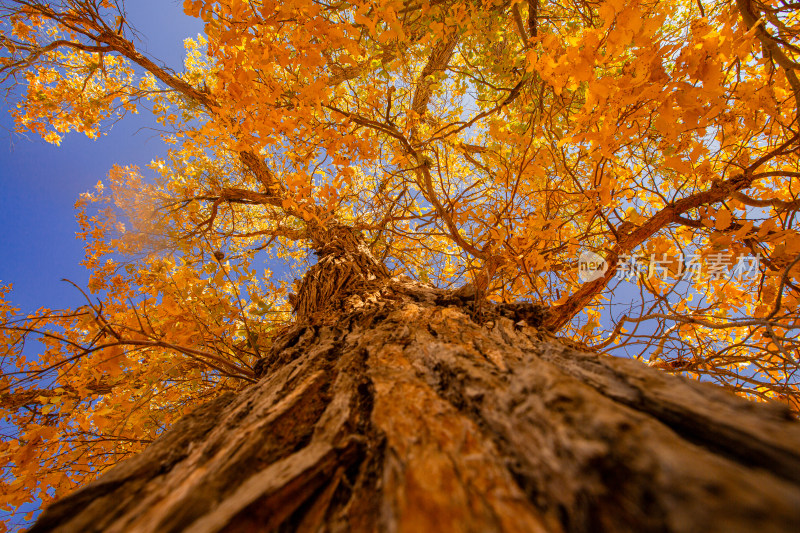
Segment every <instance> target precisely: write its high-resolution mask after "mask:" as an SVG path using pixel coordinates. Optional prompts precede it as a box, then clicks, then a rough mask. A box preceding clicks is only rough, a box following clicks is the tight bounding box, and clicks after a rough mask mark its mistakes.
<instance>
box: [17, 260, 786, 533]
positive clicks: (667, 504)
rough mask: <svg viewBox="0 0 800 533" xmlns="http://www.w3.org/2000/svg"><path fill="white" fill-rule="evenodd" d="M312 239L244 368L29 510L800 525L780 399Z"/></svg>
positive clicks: (74, 515) (512, 527) (323, 519)
mask: <svg viewBox="0 0 800 533" xmlns="http://www.w3.org/2000/svg"><path fill="white" fill-rule="evenodd" d="M323 252H324V253H322V254H321V258H320V262H319V264H318V265H317V267H315V269H316V270H314V269H312V271H311V272H310V273H309V275H307V276H306V278H305V279H304V280H303V283H302V284H301V290H300V291H299V292H300V294H299V295H298V298H299V302H298V306H297V307H298V323H297V324H296V325H294V326H292V327H290V328H289V329H288V330H287V331H286V332H285V333H284V334H283V335H281V336H280V337H278V339H277V340H276V342H275V344H274V346H273V348H272V350H271V351H270V353H269V355H268V356H267V357H266V358H265V359H264V360H263V364H262V365H260V368H259V373H260V374H261V375H262V376H263V377H261V379H260V380H259V382H258V383H256V384H254V385H252V386H250V387H248V388H247V389H244V390H243V391H242V392H240V393H239V394H237V395H233V394H228V395H225V396H222V397H220V398H218V399H217V400H215V401H213V402H211V403H208V404H206V405H204V406H201V407H199V408H198V409H197V410H195V411H194V412H193V413H192V414H191V415H189V416H188V417H186V418H184V419H182V420H181V421H179V422H178V423H177V424H176V425H175V426H174V427H173V428H171V429H170V430H169V431H167V432H166V433H165V434H164V435H163V436H162V437H161V438H159V439H158V440H157V441H155V442H154V443H153V444H152V445H150V446H149V447H148V448H147V449H146V450H145V451H144V452H143V453H142V454H140V455H139V456H136V457H134V458H133V459H131V460H128V461H126V462H124V463H121V464H120V465H118V466H116V467H114V468H113V469H111V470H110V471H108V472H107V473H106V474H104V475H102V476H101V477H100V478H99V479H97V480H96V481H94V482H93V483H90V484H88V485H86V486H85V487H83V488H81V489H79V490H78V491H76V492H75V493H73V494H72V495H70V496H68V497H66V498H64V499H62V500H60V501H57V502H55V503H54V504H53V505H51V506H50V507H49V508H48V509H47V510H46V511H45V512H44V513H43V515H42V516H41V518H40V519H39V520H38V522H37V523H36V524H35V525H34V527H33V528H32V529H31V531H32V532H40V531H51V530H58V531H76V532H86V531H125V532H128V531H142V532H144V531H154V532H155V531H157V532H171V531H188V532H192V533H201V532H209V533H210V532H216V531H256V530H258V531H271V530H276V531H314V532H319V531H332V532H333V531H336V532H338V531H390V532H395V531H397V532H406V531H407V532H409V533H418V532H428V531H431V532H438V531H442V532H451V531H465V532H466V531H475V532H490V531H508V532H553V533H557V532H603V531H608V532H615V533H616V532H625V531H631V532H643V531H659V532H661V531H676V532H677V531H681V532H683V531H685V532H698V531H703V532H714V531H720V532H726V533H729V532H737V531H742V532H745V531H747V532H751V531H754V530H758V531H759V532H761V533H766V532H780V531H796V530H797V527H798V524H800V426H799V425H798V423H797V422H796V421H795V420H794V419H792V417H791V416H790V415H789V412H788V411H787V410H785V409H784V408H783V407H781V406H778V405H767V404H754V403H750V402H748V401H746V400H743V399H740V398H736V397H734V396H731V395H730V394H729V393H727V392H725V391H723V390H721V389H718V388H716V387H714V386H713V385H710V384H703V383H698V382H692V381H689V380H686V379H682V378H679V377H674V376H670V375H667V374H664V373H662V372H659V371H657V370H655V369H652V368H649V367H647V366H645V365H643V364H641V363H638V362H636V361H632V360H623V359H616V358H609V357H605V356H600V355H598V354H595V353H591V352H587V351H586V350H581V349H580V348H577V347H575V346H572V345H571V343H569V342H567V341H560V340H558V339H556V338H554V337H553V336H552V335H551V334H550V333H548V332H547V331H546V330H544V329H543V328H542V327H540V326H541V323H542V322H543V321H545V320H546V313H543V312H542V309H541V308H539V307H537V306H535V305H531V304H518V305H508V304H506V305H489V304H486V303H484V304H480V303H478V302H472V301H469V300H468V299H463V298H460V297H458V296H456V295H454V294H453V293H448V292H446V291H443V290H440V289H434V288H430V287H426V286H422V285H419V284H417V283H414V282H412V281H410V280H408V279H404V278H389V277H388V276H386V275H385V270H381V267H376V266H375V265H376V262H375V260H374V259H373V258H372V257H371V256H370V255H369V253H368V252H367V251H366V250H365V249H363V248H357V249H354V248H353V247H349V248H347V250H344V251H343V250H342V249H335V247H333V248H329V249H328V250H327V251H324V250H323ZM343 254H344V255H343ZM347 254H350V255H349V256H347ZM345 256H346V257H345ZM343 257H344V259H343ZM337 261H338V262H337ZM320 265H322V266H320ZM325 265H328V266H325ZM353 265H360V266H359V267H358V268H356V267H354V266H353ZM315 284H321V285H324V286H318V285H315ZM309 298H310V299H311V300H309ZM312 300H313V301H312Z"/></svg>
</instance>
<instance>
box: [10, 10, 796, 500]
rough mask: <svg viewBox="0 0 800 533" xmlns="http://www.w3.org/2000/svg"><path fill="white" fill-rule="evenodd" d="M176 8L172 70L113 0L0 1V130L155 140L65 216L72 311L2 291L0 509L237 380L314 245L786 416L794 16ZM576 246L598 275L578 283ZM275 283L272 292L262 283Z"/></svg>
mask: <svg viewBox="0 0 800 533" xmlns="http://www.w3.org/2000/svg"><path fill="white" fill-rule="evenodd" d="M184 9H185V11H186V13H187V14H189V15H191V16H193V17H200V18H201V19H202V20H203V21H204V22H205V32H204V35H201V36H195V37H191V38H187V40H186V41H185V42H186V60H185V63H184V68H183V69H182V70H181V71H180V72H176V71H173V70H171V69H170V68H168V67H166V66H164V65H163V64H162V63H161V62H159V61H158V60H157V58H151V57H148V56H147V55H144V54H142V53H140V52H139V51H138V48H137V46H138V45H137V42H138V41H137V39H136V37H135V33H134V32H133V29H132V28H130V27H128V25H127V22H126V20H125V17H124V9H123V7H122V5H121V2H116V1H110V0H103V1H89V0H61V1H52V2H45V1H40V0H26V1H22V0H18V1H17V0H0V14H1V15H2V17H3V21H4V22H3V23H2V25H0V79H2V83H3V84H4V86H5V87H7V88H10V87H17V88H18V90H19V91H21V94H23V95H24V96H23V98H22V99H21V100H20V101H19V105H18V107H17V108H16V109H15V110H14V111H13V114H14V117H15V120H16V123H17V125H18V127H19V129H20V130H24V131H31V132H35V133H37V134H39V135H41V136H42V137H43V138H44V139H45V140H47V141H48V142H52V143H58V142H59V141H60V139H61V137H62V136H63V135H65V134H67V133H69V132H73V131H77V132H82V133H84V134H86V135H87V136H89V137H96V136H98V135H102V134H103V133H104V125H105V124H107V123H109V121H113V120H118V119H120V118H124V116H125V115H127V114H130V113H139V112H141V113H145V112H147V113H150V112H152V113H153V115H154V116H155V118H156V120H157V121H158V122H159V124H160V125H161V127H162V128H163V129H164V131H165V133H164V139H165V140H166V141H167V142H168V143H170V144H171V145H172V149H171V151H170V153H169V156H168V157H167V158H166V159H165V160H157V161H153V163H152V165H151V167H150V169H148V170H143V169H139V168H135V167H129V166H118V167H115V168H113V169H111V170H110V172H109V175H108V177H107V179H106V180H104V182H103V183H100V184H98V187H97V189H96V190H95V191H92V192H89V193H86V194H85V195H83V196H82V197H81V198H80V199H78V201H77V204H76V207H77V211H78V223H79V225H80V237H81V238H82V239H83V240H84V241H85V243H86V260H85V266H86V267H87V268H88V269H89V270H90V271H91V273H92V277H91V281H90V283H89V286H88V287H79V288H78V289H79V290H82V291H84V295H85V305H83V306H82V307H79V308H77V309H69V310H61V311H56V310H49V309H40V310H38V311H37V312H35V313H22V312H20V310H18V309H15V308H14V307H13V305H12V303H11V302H10V295H9V292H8V290H7V289H4V292H3V296H2V300H0V320H2V326H3V327H2V329H1V330H0V345H2V357H3V362H2V374H1V375H0V416H2V417H3V428H4V430H3V433H4V435H3V440H2V443H0V464H2V465H3V466H2V468H3V470H2V472H3V473H2V484H0V494H1V495H2V500H3V501H4V502H5V505H6V507H5V509H6V510H12V509H13V508H14V507H16V506H18V505H20V504H22V503H24V502H28V501H32V499H34V498H40V499H41V500H42V501H44V502H47V501H49V500H51V499H52V498H53V497H58V496H60V495H63V494H65V493H66V492H68V491H70V490H72V489H73V488H74V487H75V486H76V485H77V484H79V483H81V482H83V481H85V480H87V479H90V478H92V477H94V476H96V475H97V473H98V472H100V471H102V470H104V469H107V468H108V467H109V466H111V465H113V464H114V463H116V462H118V461H120V460H121V459H124V458H126V457H129V456H130V455H131V454H134V453H136V452H137V451H139V450H141V449H142V448H143V447H144V446H145V445H147V443H149V442H151V441H152V440H153V439H154V438H155V437H156V436H157V435H159V433H160V432H162V431H163V430H164V429H165V428H166V427H168V426H169V425H170V424H171V423H173V422H174V421H175V420H176V419H177V418H179V417H180V416H182V415H183V414H185V413H186V412H188V411H189V410H191V409H192V408H193V407H195V406H197V405H198V404H199V403H201V402H203V401H206V400H208V399H211V398H214V397H216V396H218V395H219V394H221V393H223V392H225V391H231V390H233V391H235V390H238V389H239V388H241V387H242V386H244V385H246V384H248V383H250V382H252V381H253V380H254V378H255V373H254V370H253V369H254V366H255V364H256V362H257V361H258V360H259V359H260V354H262V353H263V352H264V350H265V349H267V347H268V346H269V345H270V341H271V338H272V337H274V335H275V334H276V333H277V332H279V331H280V330H281V328H282V327H285V326H286V325H287V324H289V323H290V322H291V321H292V320H293V314H292V304H291V302H292V300H293V296H292V292H293V291H295V290H296V287H295V285H296V283H293V279H292V277H293V276H294V277H296V278H299V277H301V275H302V273H303V272H304V270H305V269H306V268H307V267H308V266H309V265H310V264H313V262H314V257H313V255H312V254H309V246H310V245H311V244H313V243H314V242H315V241H316V240H317V239H319V238H320V235H321V234H322V232H321V230H322V229H324V228H326V227H329V226H331V225H332V224H334V223H336V224H344V225H347V226H350V227H352V228H355V229H357V230H359V231H361V232H362V233H363V235H364V236H365V238H366V241H367V242H368V243H369V245H370V246H371V250H372V253H373V254H374V255H375V256H376V257H378V258H380V259H381V260H382V261H383V262H384V263H385V264H386V266H387V268H389V270H390V271H391V273H392V274H393V275H400V274H404V275H407V276H410V277H411V278H415V279H417V280H420V281H423V282H426V283H430V284H433V285H436V286H439V287H443V288H456V287H460V286H463V285H465V284H466V283H472V285H473V287H474V290H475V292H476V295H477V297H478V298H479V299H480V298H487V299H489V300H492V301H518V300H527V301H535V302H544V303H546V304H547V305H549V306H550V307H551V314H550V317H549V324H548V325H549V327H551V328H552V329H555V330H557V331H558V332H559V334H560V335H563V336H566V337H569V338H572V339H574V340H576V341H579V342H582V343H584V344H586V345H588V346H593V347H595V348H596V349H597V350H600V351H604V352H607V353H608V354H610V355H620V356H628V357H636V358H639V359H642V360H643V361H645V362H647V363H648V364H650V365H653V366H657V367H658V368H661V369H663V370H665V371H668V372H675V373H683V374H685V375H688V376H691V377H694V378H698V379H703V380H707V381H712V382H714V383H717V384H719V385H721V386H723V387H725V388H727V389H729V390H731V391H733V392H735V393H737V394H740V395H744V396H747V397H750V398H753V399H756V400H771V401H780V402H783V403H786V404H788V405H789V406H791V407H792V408H793V409H794V410H795V411H798V409H799V405H800V404H798V401H799V400H800V394H799V391H798V379H797V376H796V374H795V373H796V372H798V370H800V366H799V365H798V357H800V350H799V349H798V348H800V340H799V339H798V328H799V327H800V315H799V314H798V309H797V304H798V297H800V288H798V285H797V284H798V282H800V235H798V224H800V222H798V220H797V218H798V211H800V199H798V196H797V195H798V192H799V191H800V164H799V163H798V161H800V158H799V157H798V155H800V154H798V149H799V147H800V125H798V108H800V81H799V80H798V69H800V63H799V61H800V48H798V47H800V11H798V10H797V8H796V5H793V4H791V3H789V2H784V1H782V0H768V1H764V2H761V1H752V0H735V1H734V0H720V1H708V0H652V1H637V0H608V1H597V2H595V1H582V0H575V1H566V2H562V1H559V2H550V1H539V0H472V1H463V2H462V1H456V0H441V1H439V0H432V1H419V2H418V1H414V0H375V1H371V0H353V1H336V2H327V1H319V0H292V1H286V2H276V1H272V0H264V1H261V0H250V1H246V0H221V1H201V0H187V1H186V2H185V3H184ZM187 37H189V36H187ZM120 165H124V162H120ZM583 252H594V253H596V254H598V255H599V256H600V257H602V258H604V260H605V262H606V266H607V270H606V271H605V273H599V274H598V277H596V279H593V280H589V281H585V282H584V281H583V280H582V279H581V277H579V265H578V258H579V256H580V255H581V253H583ZM743 258H747V261H746V262H744V263H743V262H741V261H740V260H742V259H743ZM281 261H283V262H285V264H287V265H289V267H290V268H291V269H292V272H293V276H292V275H288V276H283V275H281V276H276V275H273V273H272V272H271V271H270V270H265V268H264V265H265V264H267V263H269V264H271V265H274V264H279V263H280V262H281ZM690 264H691V265H694V267H693V268H692V269H690V268H688V266H689V265H690ZM4 281H6V282H8V281H13V280H4Z"/></svg>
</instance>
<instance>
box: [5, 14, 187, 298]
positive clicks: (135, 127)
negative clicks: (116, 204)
mask: <svg viewBox="0 0 800 533" xmlns="http://www.w3.org/2000/svg"><path fill="white" fill-rule="evenodd" d="M126 10H127V20H128V22H129V23H130V24H131V25H132V26H133V27H134V28H136V30H138V32H139V38H140V41H139V43H138V45H139V48H140V50H141V51H144V52H145V53H148V54H149V55H151V56H153V57H155V58H158V59H160V60H161V61H163V62H164V63H166V64H167V65H168V66H170V67H172V68H173V69H175V70H177V71H181V70H182V65H183V56H184V52H183V50H184V49H183V40H184V39H185V38H186V37H190V36H192V37H193V36H195V35H197V33H199V32H201V31H202V22H201V21H199V20H198V19H193V18H190V17H187V16H186V15H184V14H183V2H182V0H166V1H165V0H133V1H130V0H129V1H128V2H127V3H126ZM0 105H2V112H0V190H2V194H0V228H2V231H0V282H2V284H4V285H5V284H8V283H12V284H13V286H14V289H13V292H12V294H11V301H12V302H13V303H14V305H16V306H17V307H20V308H22V310H23V311H24V312H27V311H33V310H35V309H37V308H39V307H42V306H45V307H49V308H65V307H76V306H79V305H82V302H81V298H82V297H81V295H80V294H79V293H78V292H77V291H76V290H75V289H74V288H73V287H71V286H69V285H68V284H67V283H64V282H62V281H60V280H61V279H62V278H69V279H70V280H72V281H74V282H75V283H77V284H78V285H79V286H84V287H85V285H86V282H87V280H88V272H87V271H86V270H85V269H84V268H83V267H81V266H80V261H81V260H82V259H83V249H82V245H81V242H80V241H78V240H77V239H76V238H75V232H76V231H77V230H78V226H77V223H76V222H75V210H74V208H73V205H74V203H75V200H77V199H78V196H79V195H80V194H81V193H82V192H85V191H88V190H90V189H92V188H93V187H94V185H95V184H96V183H97V181H98V180H104V179H105V177H106V175H107V173H108V171H109V169H110V168H111V167H112V166H113V165H114V164H120V165H138V166H139V167H141V168H142V169H143V170H144V167H145V165H147V163H149V162H150V161H151V160H152V159H154V158H156V157H159V156H161V155H163V154H164V153H165V152H166V149H165V147H164V145H163V143H162V142H161V140H160V138H159V136H158V133H157V132H156V131H154V130H152V129H150V128H152V126H153V125H154V124H155V122H154V121H153V120H152V119H151V117H150V116H149V115H148V114H147V112H146V111H144V110H143V111H142V113H141V114H140V115H138V116H135V115H133V116H129V117H126V118H125V120H123V121H121V122H119V123H117V124H115V125H114V126H113V127H111V128H110V129H108V131H107V133H108V134H107V135H105V136H103V137H101V138H99V139H98V140H95V141H92V140H89V139H87V138H86V137H84V136H82V135H80V134H68V135H67V136H65V138H64V141H63V142H62V143H61V146H55V145H50V144H47V143H45V142H44V141H42V140H41V139H39V138H38V137H37V136H34V135H30V134H29V135H20V134H18V133H15V132H14V131H13V121H12V119H11V117H10V115H9V108H13V106H14V105H15V101H14V100H13V99H8V100H5V101H3V100H0ZM144 172H145V175H146V174H147V171H146V170H144Z"/></svg>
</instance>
